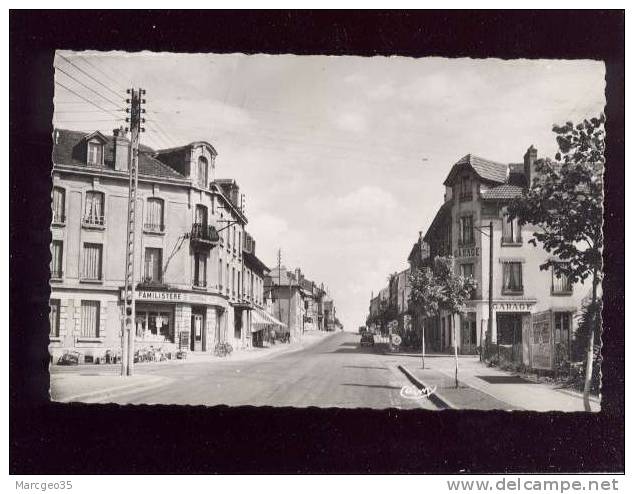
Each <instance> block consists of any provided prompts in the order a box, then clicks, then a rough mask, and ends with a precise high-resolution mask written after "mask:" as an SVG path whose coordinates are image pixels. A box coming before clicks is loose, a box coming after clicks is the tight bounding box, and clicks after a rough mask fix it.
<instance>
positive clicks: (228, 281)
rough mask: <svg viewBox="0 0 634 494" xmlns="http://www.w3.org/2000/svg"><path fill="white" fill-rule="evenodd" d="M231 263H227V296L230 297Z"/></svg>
mask: <svg viewBox="0 0 634 494" xmlns="http://www.w3.org/2000/svg"><path fill="white" fill-rule="evenodd" d="M229 290H230V288H229V263H227V295H229Z"/></svg>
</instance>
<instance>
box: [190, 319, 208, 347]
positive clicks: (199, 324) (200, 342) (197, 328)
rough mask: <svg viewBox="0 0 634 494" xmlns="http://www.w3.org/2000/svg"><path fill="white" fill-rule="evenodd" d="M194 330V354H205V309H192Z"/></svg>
mask: <svg viewBox="0 0 634 494" xmlns="http://www.w3.org/2000/svg"><path fill="white" fill-rule="evenodd" d="M191 327H192V329H191V338H190V345H191V351H192V352H204V351H205V350H206V348H205V346H206V345H205V343H206V341H205V314H204V309H197V308H192V326H191Z"/></svg>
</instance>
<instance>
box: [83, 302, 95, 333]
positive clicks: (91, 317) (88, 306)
mask: <svg viewBox="0 0 634 494" xmlns="http://www.w3.org/2000/svg"><path fill="white" fill-rule="evenodd" d="M81 336H83V337H85V338H98V337H99V302H98V301H93V300H82V302H81Z"/></svg>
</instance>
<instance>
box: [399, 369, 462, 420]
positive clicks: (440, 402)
mask: <svg viewBox="0 0 634 494" xmlns="http://www.w3.org/2000/svg"><path fill="white" fill-rule="evenodd" d="M398 370H400V371H401V372H402V373H403V374H405V377H407V379H409V381H410V382H411V383H412V384H413V385H414V386H416V387H417V388H418V389H425V388H428V387H429V386H427V385H426V384H425V383H424V382H422V381H420V380H419V379H418V378H416V377H415V376H414V374H412V373H411V372H410V371H409V370H408V369H407V368H406V367H405V366H403V365H399V366H398ZM429 400H430V401H431V402H432V403H433V404H434V405H436V406H437V407H439V408H443V409H450V410H455V409H457V408H458V407H456V406H455V405H454V404H453V403H452V402H451V401H449V400H448V399H447V398H445V397H443V396H441V395H439V394H438V391H435V392H434V393H432V394H431V395H430V396H429Z"/></svg>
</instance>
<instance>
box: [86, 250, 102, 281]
mask: <svg viewBox="0 0 634 494" xmlns="http://www.w3.org/2000/svg"><path fill="white" fill-rule="evenodd" d="M101 254H102V245H101V244H88V243H85V244H84V252H83V264H82V275H81V277H82V279H84V280H101Z"/></svg>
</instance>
